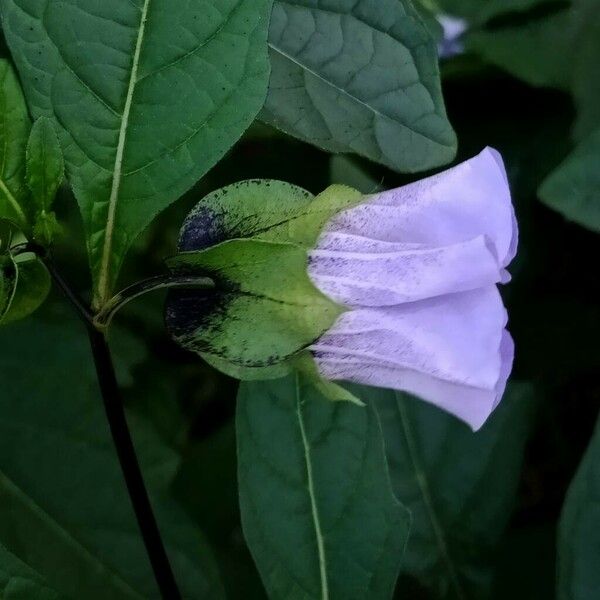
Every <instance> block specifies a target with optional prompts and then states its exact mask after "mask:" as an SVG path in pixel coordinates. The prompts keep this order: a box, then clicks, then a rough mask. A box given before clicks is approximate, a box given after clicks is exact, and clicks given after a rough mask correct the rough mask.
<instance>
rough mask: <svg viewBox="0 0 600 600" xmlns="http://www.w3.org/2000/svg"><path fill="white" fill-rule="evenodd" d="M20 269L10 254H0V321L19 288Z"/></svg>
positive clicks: (0, 321)
mask: <svg viewBox="0 0 600 600" xmlns="http://www.w3.org/2000/svg"><path fill="white" fill-rule="evenodd" d="M17 280H18V269H17V265H16V264H15V260H14V258H13V257H12V256H11V255H10V254H3V255H0V323H2V321H3V320H4V317H5V316H6V314H7V313H8V311H9V310H10V306H11V304H12V301H13V298H14V296H15V290H16V289H17Z"/></svg>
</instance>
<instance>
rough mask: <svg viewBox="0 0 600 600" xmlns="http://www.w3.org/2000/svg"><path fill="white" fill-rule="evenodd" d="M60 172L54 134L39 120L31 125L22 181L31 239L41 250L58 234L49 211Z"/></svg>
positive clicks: (48, 123)
mask: <svg viewBox="0 0 600 600" xmlns="http://www.w3.org/2000/svg"><path fill="white" fill-rule="evenodd" d="M64 172H65V164H64V160H63V155H62V150H61V148H60V143H59V141H58V137H57V135H56V131H55V130H54V126H53V125H52V121H50V119H47V118H45V117H42V118H40V119H38V120H37V121H36V122H35V123H34V124H33V127H32V128H31V133H30V135H29V141H28V142H27V153H26V180H27V186H28V187H29V189H30V191H31V199H32V205H33V209H34V211H35V215H34V227H33V233H34V239H35V240H36V241H38V242H39V243H41V244H42V245H43V246H49V245H50V244H51V242H52V240H53V238H54V236H55V234H57V233H58V232H59V231H60V225H59V224H58V222H57V220H56V216H55V215H54V212H52V210H51V209H52V204H53V202H54V197H55V196H56V192H57V191H58V188H59V187H60V184H61V183H62V180H63V177H64Z"/></svg>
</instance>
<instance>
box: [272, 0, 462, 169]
mask: <svg viewBox="0 0 600 600" xmlns="http://www.w3.org/2000/svg"><path fill="white" fill-rule="evenodd" d="M269 47H270V55H271V69H272V72H271V81H270V84H269V93H268V96H267V100H266V103H265V107H264V109H263V111H262V113H261V118H262V119H263V120H264V121H266V122H267V123H269V124H272V125H274V126H275V127H278V128H279V129H281V130H283V131H285V132H286V133H289V134H290V135H293V136H295V137H297V138H299V139H301V140H304V141H307V142H309V143H312V144H314V145H316V146H318V147H319V148H323V149H325V150H328V151H330V152H354V153H356V154H359V155H361V156H364V157H366V158H369V159H371V160H374V161H376V162H380V163H382V164H384V165H386V166H388V167H390V168H392V169H395V170H398V171H408V172H415V171H422V170H425V169H430V168H433V167H437V166H440V165H442V164H445V163H447V162H450V161H451V160H452V159H453V158H454V155H455V153H456V136H455V134H454V132H453V130H452V127H451V126H450V124H449V123H448V120H447V118H446V112H445V109H444V103H443V98H442V93H441V89H440V81H439V72H438V67H437V50H436V44H435V41H434V40H433V38H432V37H431V35H430V34H429V32H428V30H427V28H426V26H425V25H424V24H423V22H422V20H421V18H420V17H419V15H418V13H417V11H416V10H415V9H414V8H413V6H412V4H411V3H410V2H408V1H407V0H378V1H377V2H374V1H373V0H358V1H356V0H325V1H324V2H318V3H317V2H314V0H276V1H275V4H274V7H273V14H272V17H271V27H270V31H269Z"/></svg>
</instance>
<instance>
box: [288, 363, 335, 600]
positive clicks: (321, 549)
mask: <svg viewBox="0 0 600 600" xmlns="http://www.w3.org/2000/svg"><path fill="white" fill-rule="evenodd" d="M295 383H296V414H297V416H298V425H299V427H300V435H301V436H302V446H303V448H304V460H305V463H306V479H307V487H308V495H309V497H310V508H311V513H312V517H313V525H314V529H315V537H316V538H317V552H318V555H319V577H320V581H321V600H329V584H328V580H327V558H326V556H325V540H324V538H323V532H322V530H321V520H320V517H319V510H318V507H317V499H316V496H315V485H314V479H313V470H312V459H311V455H310V444H309V443H308V437H307V435H306V429H305V427H304V417H303V416H302V408H301V399H300V376H299V374H298V373H296V374H295Z"/></svg>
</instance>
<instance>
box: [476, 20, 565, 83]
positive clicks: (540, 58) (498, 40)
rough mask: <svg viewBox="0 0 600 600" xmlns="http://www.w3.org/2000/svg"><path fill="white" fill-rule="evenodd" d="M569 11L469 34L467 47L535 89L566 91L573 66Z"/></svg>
mask: <svg viewBox="0 0 600 600" xmlns="http://www.w3.org/2000/svg"><path fill="white" fill-rule="evenodd" d="M570 15H571V11H570V10H568V9H567V10H558V11H556V12H553V13H551V14H549V15H546V16H544V17H543V18H538V19H529V20H525V22H516V23H514V24H512V25H506V26H503V27H493V28H489V29H486V28H484V29H480V30H476V31H473V32H471V33H469V34H468V35H467V36H466V38H465V41H466V48H467V49H468V50H469V51H471V52H475V53H477V54H479V55H480V56H481V57H483V58H484V59H485V60H486V61H488V62H490V63H492V64H494V65H496V66H498V67H500V68H501V69H504V70H505V71H507V72H508V73H510V74H511V75H513V76H514V77H517V78H518V79H522V80H523V81H525V82H527V83H529V84H530V85H534V86H544V87H555V88H558V89H561V90H565V91H569V90H570V87H571V75H572V68H573V67H572V63H573V57H572V53H571V45H572V43H573V40H572V36H571V32H570Z"/></svg>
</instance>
